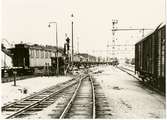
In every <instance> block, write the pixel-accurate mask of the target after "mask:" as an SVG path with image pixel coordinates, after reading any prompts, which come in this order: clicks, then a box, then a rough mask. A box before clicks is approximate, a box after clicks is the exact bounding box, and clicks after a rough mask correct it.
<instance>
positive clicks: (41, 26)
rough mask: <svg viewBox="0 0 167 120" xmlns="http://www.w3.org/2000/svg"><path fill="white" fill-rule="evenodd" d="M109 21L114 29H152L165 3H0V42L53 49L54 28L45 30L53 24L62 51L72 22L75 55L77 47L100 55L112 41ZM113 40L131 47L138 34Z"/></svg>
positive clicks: (97, 0) (10, 0) (25, 0)
mask: <svg viewBox="0 0 167 120" xmlns="http://www.w3.org/2000/svg"><path fill="white" fill-rule="evenodd" d="M71 14H74V18H73V19H72V18H71V17H70V16H71ZM113 19H117V20H118V24H117V28H151V29H155V27H156V26H158V25H159V24H160V23H161V22H164V21H165V0H2V38H1V39H7V40H8V41H9V42H10V43H20V42H21V41H23V42H25V43H31V44H35V43H36V44H42V45H56V41H55V39H56V33H55V32H56V25H54V24H52V25H51V27H50V28H48V22H53V21H54V22H57V24H58V26H57V27H58V41H59V46H61V47H63V44H64V42H65V33H67V35H68V36H69V37H70V38H71V22H72V20H73V21H74V49H75V51H76V50H77V48H78V47H77V43H79V51H80V52H88V53H91V54H96V55H97V54H100V55H104V53H103V51H105V50H106V46H107V42H108V43H109V44H111V41H112V38H113V36H112V31H111V29H112V20H113ZM148 32H150V31H145V34H147V33H148ZM116 37H117V41H116V44H135V42H137V41H138V40H140V39H141V32H140V31H122V32H117V33H116Z"/></svg>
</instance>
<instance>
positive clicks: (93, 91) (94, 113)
mask: <svg viewBox="0 0 167 120" xmlns="http://www.w3.org/2000/svg"><path fill="white" fill-rule="evenodd" d="M90 81H91V85H92V98H93V111H92V112H93V116H92V119H95V118H96V101H95V100H96V98H95V88H94V84H93V79H92V76H91V75H90Z"/></svg>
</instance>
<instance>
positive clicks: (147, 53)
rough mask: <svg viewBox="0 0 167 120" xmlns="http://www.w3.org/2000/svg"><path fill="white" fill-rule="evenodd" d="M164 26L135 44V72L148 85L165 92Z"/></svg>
mask: <svg viewBox="0 0 167 120" xmlns="http://www.w3.org/2000/svg"><path fill="white" fill-rule="evenodd" d="M165 49H166V25H160V26H159V27H158V28H157V29H156V30H155V31H153V32H152V33H151V34H149V35H148V36H146V37H145V38H143V39H142V40H141V41H139V42H138V43H136V44H135V72H136V73H137V74H138V75H139V77H141V78H142V79H143V81H144V82H146V83H148V84H149V85H151V86H153V87H154V88H157V89H159V90H161V91H163V92H165V77H166V76H165V64H166V62H165V61H166V52H165Z"/></svg>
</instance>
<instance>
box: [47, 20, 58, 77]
mask: <svg viewBox="0 0 167 120" xmlns="http://www.w3.org/2000/svg"><path fill="white" fill-rule="evenodd" d="M51 24H56V47H57V48H56V63H57V64H56V74H57V75H59V59H58V34H57V22H49V25H48V27H51Z"/></svg>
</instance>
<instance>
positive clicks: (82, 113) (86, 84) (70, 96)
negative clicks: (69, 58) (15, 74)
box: [2, 74, 112, 119]
mask: <svg viewBox="0 0 167 120" xmlns="http://www.w3.org/2000/svg"><path fill="white" fill-rule="evenodd" d="M60 99H61V100H60ZM58 100H59V101H58ZM56 102H57V103H56ZM55 103H56V104H55ZM52 104H53V105H52ZM48 106H54V108H53V109H52V110H51V111H52V112H51V113H48V117H50V118H52V119H55V118H56V119H63V118H68V119H75V118H83V119H95V118H111V116H112V115H111V111H110V108H109V105H108V102H107V100H106V97H105V95H104V93H103V92H102V89H101V87H100V85H99V84H98V83H95V81H94V79H93V78H92V76H91V75H88V74H84V75H82V76H79V77H77V78H76V79H72V80H70V81H68V82H64V83H61V84H59V85H56V86H53V87H50V88H47V89H45V90H43V91H41V92H39V93H36V94H34V95H31V96H29V97H26V98H24V99H21V100H19V101H16V102H14V103H11V104H9V105H6V106H3V107H2V114H3V115H6V118H7V119H9V118H30V119H31V118H35V117H34V115H36V114H35V113H37V112H40V111H42V110H43V109H45V108H47V107H48Z"/></svg>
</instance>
